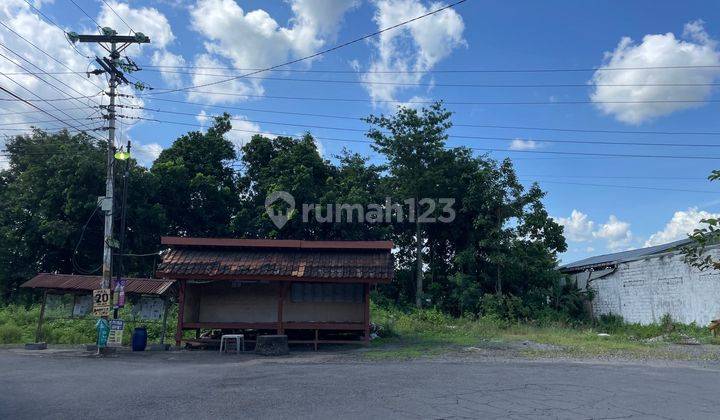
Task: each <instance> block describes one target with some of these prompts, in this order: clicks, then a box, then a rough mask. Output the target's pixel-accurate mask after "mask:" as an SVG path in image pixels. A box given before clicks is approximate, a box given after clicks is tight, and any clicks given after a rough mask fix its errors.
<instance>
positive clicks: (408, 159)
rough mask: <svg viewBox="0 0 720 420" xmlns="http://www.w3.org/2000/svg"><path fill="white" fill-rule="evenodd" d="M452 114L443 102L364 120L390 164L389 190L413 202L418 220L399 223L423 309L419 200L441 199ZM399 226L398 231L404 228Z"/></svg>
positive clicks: (416, 294) (405, 251)
mask: <svg viewBox="0 0 720 420" xmlns="http://www.w3.org/2000/svg"><path fill="white" fill-rule="evenodd" d="M450 116H451V113H450V112H449V111H447V110H446V109H445V108H444V107H443V105H442V103H441V102H437V103H434V104H432V105H431V106H429V107H424V108H422V109H421V110H417V109H414V108H407V107H399V108H398V110H397V112H396V113H395V115H391V116H385V115H380V116H375V115H370V116H369V117H367V118H365V121H366V122H367V123H369V124H371V125H372V127H371V128H370V130H369V131H368V133H367V136H368V137H369V138H370V139H371V140H372V141H373V143H374V144H373V146H372V147H373V149H374V150H375V151H377V152H380V153H382V154H383V155H385V158H386V159H387V161H388V167H389V173H390V179H389V181H388V186H389V190H390V192H391V193H392V195H393V196H394V197H395V199H402V200H407V199H412V200H413V204H412V206H413V207H414V208H411V209H409V211H411V212H412V213H413V214H414V215H415V217H414V222H413V223H403V224H400V225H401V227H402V235H399V236H400V238H399V239H400V240H399V241H398V242H399V245H400V246H401V248H403V249H402V250H401V251H402V253H403V254H405V255H407V254H408V253H409V252H408V251H409V249H408V248H409V247H410V243H412V245H411V246H412V248H414V257H415V281H416V285H415V305H416V306H417V307H420V306H422V296H423V278H424V273H423V247H424V245H425V241H424V240H423V237H424V227H423V226H422V223H421V222H420V218H419V217H417V216H419V215H420V214H421V212H422V210H423V209H422V208H421V206H420V200H421V199H423V198H439V197H437V195H438V194H441V193H442V192H441V191H439V190H438V185H439V183H440V179H441V178H440V174H441V171H438V169H440V166H439V165H438V164H437V163H438V160H440V159H441V156H442V154H443V151H444V147H445V141H446V140H447V137H448V136H447V133H446V131H447V130H448V129H449V128H450V127H451V126H452V123H451V122H450ZM401 227H400V226H398V228H397V229H398V230H397V231H399V230H400V229H401Z"/></svg>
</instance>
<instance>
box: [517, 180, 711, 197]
mask: <svg viewBox="0 0 720 420" xmlns="http://www.w3.org/2000/svg"><path fill="white" fill-rule="evenodd" d="M525 181H526V182H530V180H525ZM532 182H535V181H532ZM542 182H544V183H547V184H559V185H579V186H583V187H605V188H629V189H635V190H651V191H672V192H687V193H700V194H718V193H720V191H710V190H689V189H683V188H664V187H647V186H639V185H613V184H593V183H584V182H563V181H542Z"/></svg>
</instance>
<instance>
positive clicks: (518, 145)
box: [510, 139, 540, 150]
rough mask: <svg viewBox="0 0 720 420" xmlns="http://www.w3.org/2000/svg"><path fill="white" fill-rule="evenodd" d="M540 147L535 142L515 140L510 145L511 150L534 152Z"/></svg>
mask: <svg viewBox="0 0 720 420" xmlns="http://www.w3.org/2000/svg"><path fill="white" fill-rule="evenodd" d="M539 147H540V143H538V142H536V141H535V140H523V139H515V140H513V141H512V142H511V143H510V149H511V150H534V149H537V148H539Z"/></svg>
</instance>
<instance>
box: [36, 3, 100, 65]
mask: <svg viewBox="0 0 720 420" xmlns="http://www.w3.org/2000/svg"><path fill="white" fill-rule="evenodd" d="M23 1H24V2H25V3H27V5H28V6H30V8H32V9H33V10H34V11H35V13H37V14H39V15H40V16H42V17H43V19H45V21H46V22H48V23H49V24H51V25H53V26H55V27H56V28H58V29H60V30H61V31H62V32H63V35H64V36H65V40H66V41H67V43H68V44H69V45H70V47H72V49H73V50H75V52H76V53H78V54H79V55H80V56H82V57H84V58H87V59H90V58H91V57H89V56H87V55H85V54H83V53H81V52H80V50H78V49H77V48H75V45H73V43H72V42H71V41H70V40H69V39H68V37H67V34H66V33H65V29H63V28H61V27H60V25H58V24H57V23H55V21H54V20H52V19H51V18H49V17H48V16H47V15H46V14H45V13H43V12H42V11H41V10H40V9H38V8H37V7H35V6H34V5H33V4H32V3H30V1H29V0H23Z"/></svg>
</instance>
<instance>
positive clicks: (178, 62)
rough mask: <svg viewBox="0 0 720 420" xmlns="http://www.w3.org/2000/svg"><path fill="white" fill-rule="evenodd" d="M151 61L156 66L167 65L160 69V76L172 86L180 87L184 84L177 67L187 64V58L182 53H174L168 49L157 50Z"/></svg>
mask: <svg viewBox="0 0 720 420" xmlns="http://www.w3.org/2000/svg"><path fill="white" fill-rule="evenodd" d="M150 62H151V63H152V65H154V66H165V67H162V68H161V69H160V76H161V77H162V79H163V80H164V81H165V83H167V84H168V85H170V86H171V87H179V86H181V85H182V77H180V74H179V73H177V68H175V69H173V68H170V67H181V66H184V65H185V58H183V56H181V55H177V54H173V53H171V52H170V51H167V50H164V49H163V50H157V51H154V52H153V55H152V56H151V57H150Z"/></svg>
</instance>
